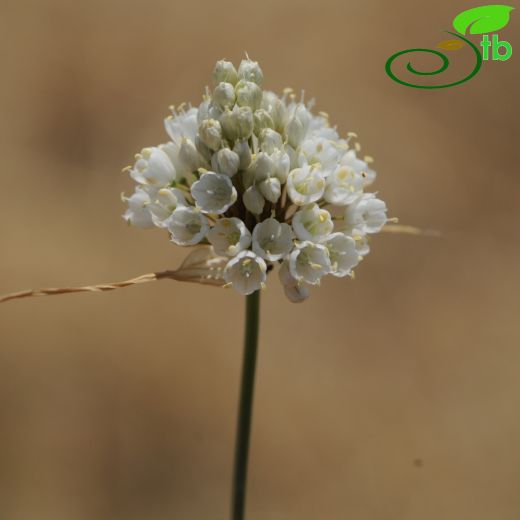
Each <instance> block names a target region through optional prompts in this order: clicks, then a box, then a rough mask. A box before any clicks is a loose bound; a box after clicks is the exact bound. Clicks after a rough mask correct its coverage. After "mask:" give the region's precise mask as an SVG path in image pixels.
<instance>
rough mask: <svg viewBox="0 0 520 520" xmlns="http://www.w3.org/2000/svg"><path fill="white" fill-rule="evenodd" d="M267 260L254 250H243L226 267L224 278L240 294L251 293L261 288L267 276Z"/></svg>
mask: <svg viewBox="0 0 520 520" xmlns="http://www.w3.org/2000/svg"><path fill="white" fill-rule="evenodd" d="M266 273H267V265H266V264H265V261H264V260H263V259H262V258H260V257H259V256H258V255H256V254H255V253H253V252H252V251H242V252H241V253H239V254H238V255H237V256H235V257H234V258H232V259H231V260H230V261H229V262H228V264H227V265H226V268H225V269H224V279H225V280H226V282H227V283H229V284H231V285H232V286H233V289H235V290H236V291H238V292H239V293H240V294H244V295H247V294H251V293H254V292H255V291H258V290H259V289H261V288H262V287H263V285H264V283H265V280H266V277H267V274H266Z"/></svg>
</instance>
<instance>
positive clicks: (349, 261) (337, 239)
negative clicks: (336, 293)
mask: <svg viewBox="0 0 520 520" xmlns="http://www.w3.org/2000/svg"><path fill="white" fill-rule="evenodd" d="M324 245H325V247H326V248H327V249H328V250H329V256H330V262H331V273H330V274H332V275H333V276H337V277H343V276H347V275H349V274H350V273H351V272H352V269H353V268H354V267H356V265H357V264H358V263H359V261H360V258H361V257H360V254H359V252H358V251H357V249H356V241H355V240H354V239H353V238H352V237H349V236H347V235H345V234H344V233H333V234H332V235H330V236H329V238H328V239H327V241H326V242H325V244H324Z"/></svg>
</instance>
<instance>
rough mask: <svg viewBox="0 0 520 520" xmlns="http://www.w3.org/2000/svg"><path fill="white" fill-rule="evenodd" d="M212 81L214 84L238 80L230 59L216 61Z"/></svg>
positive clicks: (233, 82)
mask: <svg viewBox="0 0 520 520" xmlns="http://www.w3.org/2000/svg"><path fill="white" fill-rule="evenodd" d="M213 81H214V82H215V84H219V83H220V82H221V81H225V82H228V83H231V84H232V85H234V84H235V83H236V82H237V81H238V74H237V71H236V69H235V66H234V65H233V64H232V63H231V62H230V61H226V60H219V61H217V63H216V64H215V68H214V69H213Z"/></svg>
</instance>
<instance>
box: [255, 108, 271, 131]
mask: <svg viewBox="0 0 520 520" xmlns="http://www.w3.org/2000/svg"><path fill="white" fill-rule="evenodd" d="M253 121H254V131H255V134H256V135H260V132H261V131H262V130H264V128H273V127H274V123H273V120H272V118H271V116H270V115H269V113H268V112H267V110H264V109H263V108H259V109H258V110H256V111H255V113H254V115H253Z"/></svg>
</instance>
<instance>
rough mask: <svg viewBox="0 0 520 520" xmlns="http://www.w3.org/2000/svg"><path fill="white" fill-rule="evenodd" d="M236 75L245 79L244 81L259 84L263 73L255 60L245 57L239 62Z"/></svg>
mask: <svg viewBox="0 0 520 520" xmlns="http://www.w3.org/2000/svg"><path fill="white" fill-rule="evenodd" d="M238 77H239V79H245V80H246V81H252V82H253V83H256V84H257V85H261V84H262V80H263V79H264V74H263V73H262V69H261V68H260V65H258V63H257V62H256V61H253V60H250V59H246V60H242V61H241V62H240V65H239V67H238Z"/></svg>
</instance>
